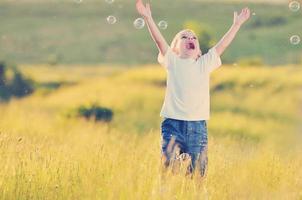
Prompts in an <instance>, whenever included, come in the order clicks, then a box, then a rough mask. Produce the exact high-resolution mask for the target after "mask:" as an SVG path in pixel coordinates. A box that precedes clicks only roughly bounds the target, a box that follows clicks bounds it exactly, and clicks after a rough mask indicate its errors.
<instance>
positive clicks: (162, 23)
mask: <svg viewBox="0 0 302 200" xmlns="http://www.w3.org/2000/svg"><path fill="white" fill-rule="evenodd" d="M158 27H159V28H160V29H167V27H168V23H167V22H166V21H163V20H162V21H160V22H159V23H158Z"/></svg>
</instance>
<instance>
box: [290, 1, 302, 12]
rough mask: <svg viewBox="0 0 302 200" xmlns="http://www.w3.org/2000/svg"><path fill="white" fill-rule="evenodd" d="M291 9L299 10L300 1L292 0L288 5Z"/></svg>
mask: <svg viewBox="0 0 302 200" xmlns="http://www.w3.org/2000/svg"><path fill="white" fill-rule="evenodd" d="M288 7H289V9H290V10H291V11H293V12H297V11H298V10H299V9H300V3H299V2H298V1H292V2H290V3H289V5H288Z"/></svg>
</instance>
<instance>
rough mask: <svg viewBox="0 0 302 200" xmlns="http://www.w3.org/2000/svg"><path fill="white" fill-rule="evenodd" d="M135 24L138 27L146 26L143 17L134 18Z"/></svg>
mask: <svg viewBox="0 0 302 200" xmlns="http://www.w3.org/2000/svg"><path fill="white" fill-rule="evenodd" d="M133 25H134V27H135V28H136V29H142V28H144V26H145V20H144V19H143V18H137V19H136V20H134V22H133Z"/></svg>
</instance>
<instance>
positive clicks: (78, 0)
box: [74, 0, 82, 3]
mask: <svg viewBox="0 0 302 200" xmlns="http://www.w3.org/2000/svg"><path fill="white" fill-rule="evenodd" d="M74 2H76V3H82V0H74Z"/></svg>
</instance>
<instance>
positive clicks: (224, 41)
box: [215, 8, 250, 56]
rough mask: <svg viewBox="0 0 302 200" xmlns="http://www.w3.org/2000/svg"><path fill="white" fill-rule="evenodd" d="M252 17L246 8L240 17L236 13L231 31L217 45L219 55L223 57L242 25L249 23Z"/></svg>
mask: <svg viewBox="0 0 302 200" xmlns="http://www.w3.org/2000/svg"><path fill="white" fill-rule="evenodd" d="M249 17H250V10H249V8H244V9H242V10H241V13H240V15H238V14H237V12H234V20H233V25H232V26H231V28H230V29H229V31H228V32H227V33H226V34H225V35H224V36H223V37H222V39H221V40H220V41H219V42H218V43H217V44H216V45H215V48H216V51H217V53H218V54H219V56H220V55H222V53H223V52H224V51H225V49H226V48H227V47H228V46H229V45H230V44H231V42H232V41H233V39H234V38H235V36H236V34H237V32H238V31H239V29H240V27H241V25H242V24H243V23H244V22H245V21H247V20H248V19H249Z"/></svg>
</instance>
